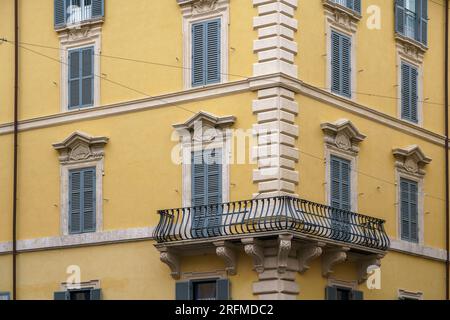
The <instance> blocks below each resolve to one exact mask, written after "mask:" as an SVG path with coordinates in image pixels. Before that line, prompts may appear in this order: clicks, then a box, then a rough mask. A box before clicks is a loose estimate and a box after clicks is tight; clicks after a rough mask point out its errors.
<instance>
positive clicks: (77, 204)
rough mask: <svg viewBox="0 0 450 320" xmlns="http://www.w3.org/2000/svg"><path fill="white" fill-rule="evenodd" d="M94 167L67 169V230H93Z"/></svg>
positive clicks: (82, 231)
mask: <svg viewBox="0 0 450 320" xmlns="http://www.w3.org/2000/svg"><path fill="white" fill-rule="evenodd" d="M95 176H96V169H95V168H85V169H75V170H70V171H69V232H70V233H71V234H77V233H87V232H95V230H96V227H95V223H96V219H95V215H96V211H95V200H96V199H95V198H96V187H95V186H96V184H95Z"/></svg>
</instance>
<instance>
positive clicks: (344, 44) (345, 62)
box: [341, 35, 352, 97]
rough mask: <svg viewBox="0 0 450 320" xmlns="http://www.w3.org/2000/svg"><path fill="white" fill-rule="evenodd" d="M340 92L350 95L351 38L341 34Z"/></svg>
mask: <svg viewBox="0 0 450 320" xmlns="http://www.w3.org/2000/svg"><path fill="white" fill-rule="evenodd" d="M341 52H342V53H341V59H342V61H341V73H342V75H341V81H342V88H341V94H342V95H344V96H347V97H350V96H351V80H352V79H351V76H352V72H351V40H350V38H349V37H346V36H342V35H341Z"/></svg>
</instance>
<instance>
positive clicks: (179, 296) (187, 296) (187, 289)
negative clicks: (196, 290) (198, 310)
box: [175, 281, 192, 300]
mask: <svg viewBox="0 0 450 320" xmlns="http://www.w3.org/2000/svg"><path fill="white" fill-rule="evenodd" d="M175 300H192V283H191V281H178V282H177V283H176V284H175Z"/></svg>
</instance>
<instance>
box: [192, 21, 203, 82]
mask: <svg viewBox="0 0 450 320" xmlns="http://www.w3.org/2000/svg"><path fill="white" fill-rule="evenodd" d="M205 63H206V61H205V24H204V23H196V24H193V25H192V86H199V85H203V84H204V83H205V77H206V75H205V68H204V65H205Z"/></svg>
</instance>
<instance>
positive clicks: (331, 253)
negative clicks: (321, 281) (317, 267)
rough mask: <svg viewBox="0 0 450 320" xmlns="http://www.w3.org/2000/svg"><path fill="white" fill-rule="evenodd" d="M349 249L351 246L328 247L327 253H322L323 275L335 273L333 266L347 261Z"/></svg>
mask: <svg viewBox="0 0 450 320" xmlns="http://www.w3.org/2000/svg"><path fill="white" fill-rule="evenodd" d="M349 250H350V248H349V247H337V248H330V249H326V251H325V253H324V254H323V255H322V276H324V277H328V276H329V275H330V274H332V273H333V267H334V266H335V265H337V264H338V263H342V262H345V261H346V260H347V252H348V251H349Z"/></svg>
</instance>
